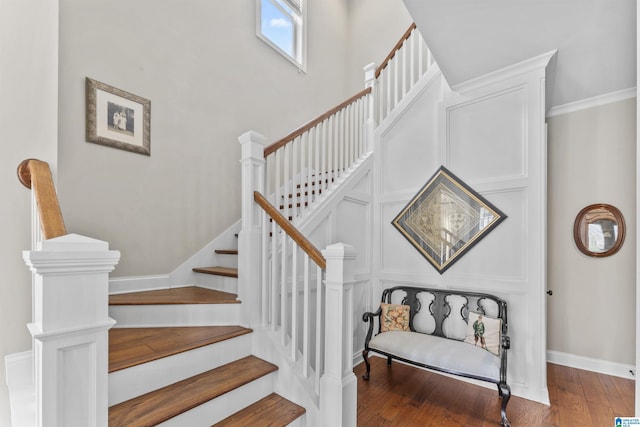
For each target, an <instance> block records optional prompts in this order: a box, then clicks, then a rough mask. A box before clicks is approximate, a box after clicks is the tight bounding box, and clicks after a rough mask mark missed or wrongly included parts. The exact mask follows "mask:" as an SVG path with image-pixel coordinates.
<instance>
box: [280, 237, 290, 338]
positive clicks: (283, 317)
mask: <svg viewBox="0 0 640 427" xmlns="http://www.w3.org/2000/svg"><path fill="white" fill-rule="evenodd" d="M281 234H282V237H281V247H280V253H281V257H280V258H281V259H280V262H281V268H280V342H281V344H282V346H283V347H285V346H286V345H287V240H288V239H289V238H288V237H287V233H285V232H283V233H281Z"/></svg>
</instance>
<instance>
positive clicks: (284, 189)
mask: <svg viewBox="0 0 640 427" xmlns="http://www.w3.org/2000/svg"><path fill="white" fill-rule="evenodd" d="M370 96H371V88H367V89H365V90H363V91H361V92H359V93H357V94H356V95H354V96H352V97H351V98H349V99H347V100H346V101H344V102H343V103H341V104H339V105H337V106H336V107H334V108H332V109H331V110H329V111H327V112H326V113H324V114H322V115H320V116H319V117H317V118H315V119H314V120H312V121H310V122H309V123H307V124H305V125H304V126H302V127H300V128H298V129H296V130H295V131H293V132H291V133H290V134H289V135H287V136H286V137H284V138H282V139H280V140H279V141H276V142H275V143H273V144H271V145H269V146H268V147H266V148H265V150H264V157H265V159H266V161H267V165H266V170H267V180H266V183H267V189H266V194H269V195H271V196H272V197H273V198H272V201H273V202H274V204H275V205H276V206H279V207H280V210H281V211H282V212H283V213H284V215H285V217H288V218H292V219H293V218H296V217H298V216H301V215H302V214H303V213H304V212H305V211H306V210H307V209H309V207H310V206H311V205H312V204H313V202H314V201H315V200H316V198H317V197H318V196H319V195H320V194H321V193H322V192H327V191H328V190H330V189H331V188H332V187H333V186H334V185H335V184H336V183H337V182H338V180H339V179H340V178H341V177H342V176H343V175H344V174H345V172H346V171H347V170H349V169H350V168H352V167H353V166H354V165H355V164H356V162H357V161H358V160H359V159H361V158H362V156H363V155H364V154H365V153H367V152H368V151H369V147H367V146H366V140H365V124H366V121H367V119H368V118H369V102H368V98H369V97H370Z"/></svg>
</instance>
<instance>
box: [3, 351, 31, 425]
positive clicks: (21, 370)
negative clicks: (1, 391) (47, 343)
mask: <svg viewBox="0 0 640 427" xmlns="http://www.w3.org/2000/svg"><path fill="white" fill-rule="evenodd" d="M4 364H5V372H6V383H7V389H8V390H9V406H10V408H11V425H12V426H13V427H33V426H34V425H35V422H36V393H35V388H34V385H33V374H32V373H33V352H32V351H31V350H28V351H24V352H22V353H15V354H8V355H6V356H5V357H4Z"/></svg>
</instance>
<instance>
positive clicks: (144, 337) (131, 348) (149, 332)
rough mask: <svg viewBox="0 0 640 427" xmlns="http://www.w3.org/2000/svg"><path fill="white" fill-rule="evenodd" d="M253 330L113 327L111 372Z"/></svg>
mask: <svg viewBox="0 0 640 427" xmlns="http://www.w3.org/2000/svg"><path fill="white" fill-rule="evenodd" d="M250 332H252V331H251V329H247V328H243V327H241V326H184V327H172V328H112V329H110V330H109V372H115V371H119V370H121V369H126V368H130V367H132V366H136V365H141V364H143V363H146V362H151V361H153V360H157V359H161V358H163V357H167V356H172V355H174V354H178V353H182V352H185V351H189V350H192V349H194V348H199V347H203V346H206V345H210V344H214V343H217V342H220V341H224V340H227V339H230V338H234V337H237V336H240V335H244V334H248V333H250Z"/></svg>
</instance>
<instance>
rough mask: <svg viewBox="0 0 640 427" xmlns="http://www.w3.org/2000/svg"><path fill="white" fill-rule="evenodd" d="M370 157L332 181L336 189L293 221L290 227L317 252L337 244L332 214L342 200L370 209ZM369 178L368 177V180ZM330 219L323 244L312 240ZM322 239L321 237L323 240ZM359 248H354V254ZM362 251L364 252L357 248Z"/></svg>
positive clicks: (371, 154)
mask: <svg viewBox="0 0 640 427" xmlns="http://www.w3.org/2000/svg"><path fill="white" fill-rule="evenodd" d="M372 167H373V153H371V152H369V153H367V154H365V155H364V156H363V157H362V158H361V159H359V160H358V161H357V162H356V163H355V164H354V165H353V166H352V167H351V168H350V169H348V170H347V171H346V172H345V173H344V174H343V175H342V176H340V178H338V179H337V180H336V181H335V185H334V187H333V188H331V189H330V190H327V191H326V193H323V195H322V196H321V197H319V198H318V199H317V201H316V202H315V203H314V204H313V206H311V207H310V208H309V210H307V211H306V212H305V213H304V214H303V215H302V216H299V217H297V218H294V219H293V221H292V223H293V225H295V227H296V228H297V229H298V230H299V231H300V232H301V233H302V234H303V235H305V236H306V237H307V238H308V239H309V240H311V242H312V243H313V244H314V245H316V247H317V248H318V249H320V250H322V249H324V248H325V247H326V246H328V245H330V244H332V243H336V241H335V238H336V235H335V234H336V233H335V228H336V227H335V222H336V220H337V218H336V217H337V215H336V214H335V212H336V209H337V207H338V204H339V203H340V202H342V201H343V200H345V199H347V198H349V199H355V200H358V201H360V202H362V203H367V204H368V205H369V206H370V201H371V200H370V199H371V191H372V185H371V184H372V176H371V171H372ZM367 175H368V176H367ZM365 180H366V181H365ZM327 218H332V219H333V220H332V224H331V226H330V227H329V229H330V230H329V231H328V233H327V235H326V239H324V240H326V241H319V240H320V239H317V238H316V239H314V237H317V236H314V232H316V231H317V229H318V227H319V226H320V224H321V223H322V221H325V220H327ZM323 237H324V236H323ZM342 243H349V244H353V242H342ZM358 249H359V248H357V247H356V250H358ZM360 250H364V248H360Z"/></svg>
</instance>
